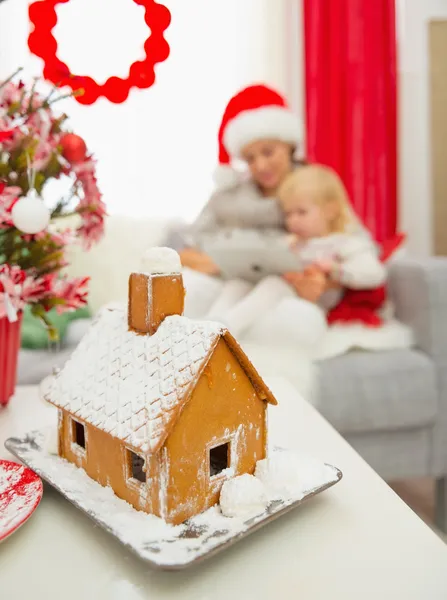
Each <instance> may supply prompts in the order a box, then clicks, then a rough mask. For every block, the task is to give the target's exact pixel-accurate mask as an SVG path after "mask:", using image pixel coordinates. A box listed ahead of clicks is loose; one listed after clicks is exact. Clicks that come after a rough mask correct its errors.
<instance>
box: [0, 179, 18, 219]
mask: <svg viewBox="0 0 447 600" xmlns="http://www.w3.org/2000/svg"><path fill="white" fill-rule="evenodd" d="M21 193H22V190H21V189H20V188H19V187H18V186H7V185H6V184H5V183H3V182H2V181H0V229H5V228H7V227H12V226H13V222H12V217H11V211H12V208H13V206H14V204H15V203H16V202H17V199H18V197H19V196H20V195H21Z"/></svg>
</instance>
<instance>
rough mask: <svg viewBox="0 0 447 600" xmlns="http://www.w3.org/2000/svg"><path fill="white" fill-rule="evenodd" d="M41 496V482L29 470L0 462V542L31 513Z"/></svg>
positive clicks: (6, 462) (7, 462)
mask: <svg viewBox="0 0 447 600" xmlns="http://www.w3.org/2000/svg"><path fill="white" fill-rule="evenodd" d="M41 496H42V482H41V480H40V479H39V478H38V477H37V476H36V475H35V474H34V473H33V472H32V471H30V470H29V469H27V468H26V467H23V466H21V465H17V464H16V463H11V462H9V461H0V540H1V539H2V538H4V537H6V536H7V535H8V534H9V533H12V531H14V530H15V529H16V528H17V527H18V526H19V525H21V524H22V523H23V522H24V521H25V520H26V519H27V518H28V517H29V516H30V514H31V513H32V512H33V510H34V508H35V507H36V506H37V504H38V503H39V501H40V498H41Z"/></svg>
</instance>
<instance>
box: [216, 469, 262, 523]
mask: <svg viewBox="0 0 447 600" xmlns="http://www.w3.org/2000/svg"><path fill="white" fill-rule="evenodd" d="M267 504H268V498H267V494H266V491H265V488H264V485H263V483H262V482H261V481H259V479H256V477H253V475H240V476H239V477H234V478H233V479H229V480H228V481H226V482H225V483H224V484H223V486H222V490H221V492H220V509H221V511H222V514H223V515H224V516H226V517H243V518H250V517H254V516H256V515H260V514H261V513H263V512H264V511H265V509H266V508H267Z"/></svg>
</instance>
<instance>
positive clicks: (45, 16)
mask: <svg viewBox="0 0 447 600" xmlns="http://www.w3.org/2000/svg"><path fill="white" fill-rule="evenodd" d="M69 1H70V0H39V1H37V2H34V3H33V4H31V5H30V7H29V11H28V13H29V18H30V21H31V23H32V24H33V25H34V29H33V31H32V32H31V33H30V35H29V37H28V47H29V49H30V50H31V52H32V53H33V54H35V55H36V56H39V57H40V58H41V59H42V60H43V61H44V70H43V76H44V77H45V79H48V80H49V81H51V82H52V83H54V84H56V85H58V86H69V87H70V88H71V89H72V90H73V91H77V90H82V93H81V94H79V95H77V96H76V100H77V101H78V102H80V103H81V104H93V103H94V102H96V100H97V99H98V98H99V97H100V96H104V97H105V98H107V99H108V100H110V102H115V103H116V104H119V103H121V102H124V101H125V100H126V98H127V96H128V95H129V91H130V89H131V88H133V87H136V88H140V89H144V88H149V87H151V85H153V83H154V81H155V65H156V64H157V63H160V62H163V61H165V60H166V59H167V58H168V56H169V44H168V43H167V41H166V40H165V39H164V37H163V33H164V31H165V30H166V29H167V28H168V27H169V24H170V22H171V13H170V12H169V10H168V9H167V8H166V6H164V5H163V4H158V3H157V2H155V0H133V2H135V4H140V5H141V6H144V9H145V13H144V20H145V21H146V24H147V26H148V27H149V28H150V30H151V34H150V36H149V37H148V39H147V40H146V41H145V43H144V50H145V55H146V56H145V59H144V60H142V61H138V62H134V63H132V65H131V66H130V69H129V76H128V77H127V79H121V78H119V77H109V79H107V81H106V82H105V83H104V84H103V85H100V84H98V83H97V82H96V81H95V80H94V79H93V78H92V77H89V76H88V75H73V74H72V73H71V72H70V69H69V68H68V67H67V65H66V64H65V63H63V62H62V61H61V60H59V59H58V57H57V56H56V52H57V41H56V39H55V38H54V36H53V33H52V31H53V27H54V26H55V25H56V23H57V14H56V8H55V7H56V5H57V4H65V3H66V2H69Z"/></svg>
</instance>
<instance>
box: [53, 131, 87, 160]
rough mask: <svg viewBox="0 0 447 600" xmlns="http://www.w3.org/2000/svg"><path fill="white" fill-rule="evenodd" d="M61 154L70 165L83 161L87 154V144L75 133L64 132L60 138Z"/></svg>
mask: <svg viewBox="0 0 447 600" xmlns="http://www.w3.org/2000/svg"><path fill="white" fill-rule="evenodd" d="M59 143H60V145H61V146H62V156H63V157H64V158H65V159H66V160H68V162H69V163H71V164H72V165H74V164H76V163H80V162H83V161H84V160H85V158H86V156H87V144H86V143H85V142H84V140H83V139H82V138H81V137H80V136H79V135H76V134H75V133H66V134H65V135H63V136H62V138H61V140H60V142H59Z"/></svg>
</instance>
